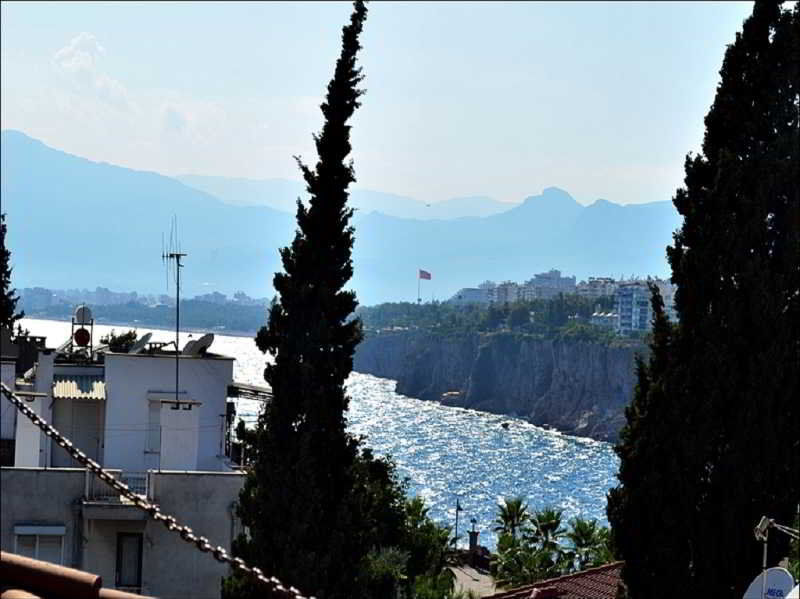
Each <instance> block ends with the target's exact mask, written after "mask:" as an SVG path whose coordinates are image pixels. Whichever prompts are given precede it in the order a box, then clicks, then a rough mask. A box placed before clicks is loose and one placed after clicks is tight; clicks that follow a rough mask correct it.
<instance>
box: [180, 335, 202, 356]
mask: <svg viewBox="0 0 800 599" xmlns="http://www.w3.org/2000/svg"><path fill="white" fill-rule="evenodd" d="M197 341H198V340H197V339H189V341H187V342H186V345H184V346H183V351H182V352H181V353H182V354H183V355H185V356H191V355H192V350H193V349H194V346H195V345H197Z"/></svg>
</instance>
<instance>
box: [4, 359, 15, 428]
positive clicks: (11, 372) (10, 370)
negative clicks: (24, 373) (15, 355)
mask: <svg viewBox="0 0 800 599" xmlns="http://www.w3.org/2000/svg"><path fill="white" fill-rule="evenodd" d="M16 364H17V363H16V362H15V361H14V360H3V362H2V363H0V380H2V381H3V384H4V385H6V386H7V387H8V388H9V389H11V390H12V391H13V390H14V383H15V381H16V375H15V369H16ZM16 426H17V409H16V408H15V407H14V404H12V403H11V402H10V401H8V400H7V399H6V396H5V395H3V394H2V393H0V439H13V438H14V430H15V429H16Z"/></svg>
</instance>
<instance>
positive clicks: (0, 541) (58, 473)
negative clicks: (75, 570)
mask: <svg viewBox="0 0 800 599" xmlns="http://www.w3.org/2000/svg"><path fill="white" fill-rule="evenodd" d="M0 486H1V487H2V490H3V501H2V503H0V516H2V517H0V521H1V522H2V524H0V547H2V548H3V551H12V552H13V551H14V525H16V524H58V525H63V526H65V527H66V533H65V535H64V565H65V566H70V567H80V566H81V564H80V561H79V559H80V555H79V551H77V547H78V543H79V540H80V520H79V517H80V505H79V504H75V503H74V502H75V500H77V499H80V497H81V496H82V495H83V491H84V486H85V474H84V471H83V470H81V469H77V468H64V469H59V470H45V469H43V468H2V470H0Z"/></svg>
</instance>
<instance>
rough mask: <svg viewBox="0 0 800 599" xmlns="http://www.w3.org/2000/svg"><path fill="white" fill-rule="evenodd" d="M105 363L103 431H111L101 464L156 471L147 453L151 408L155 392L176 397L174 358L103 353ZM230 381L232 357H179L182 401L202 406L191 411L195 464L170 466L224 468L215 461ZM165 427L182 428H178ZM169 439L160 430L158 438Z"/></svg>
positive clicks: (126, 468)
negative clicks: (194, 420) (195, 431)
mask: <svg viewBox="0 0 800 599" xmlns="http://www.w3.org/2000/svg"><path fill="white" fill-rule="evenodd" d="M105 364H106V393H107V400H106V428H107V431H115V434H114V435H113V436H111V435H107V438H106V443H105V452H104V454H105V455H104V458H105V464H106V465H107V466H109V467H112V468H122V469H123V470H133V471H142V470H146V469H148V468H153V467H156V466H157V461H156V463H154V461H153V460H152V459H150V457H149V455H148V454H147V453H146V450H147V427H148V423H149V403H150V399H153V398H154V394H157V393H158V392H163V393H170V392H171V393H174V390H175V359H174V357H173V356H149V355H144V354H135V355H131V354H107V355H106V359H105ZM232 381H233V359H232V358H201V357H191V356H182V357H181V358H180V391H181V392H182V395H181V398H186V399H189V400H192V401H198V402H201V405H200V406H196V407H194V408H193V410H198V412H196V418H197V425H198V437H197V457H196V463H187V464H172V466H173V467H176V468H180V469H185V470H210V471H219V470H223V469H224V468H225V467H224V466H223V463H222V460H220V458H218V457H217V454H218V453H219V447H220V439H221V437H222V429H221V421H222V419H221V418H220V414H225V400H226V397H227V387H228V385H229V384H230V383H231V382H232ZM186 415H187V416H188V415H189V413H188V411H187V412H186ZM178 416H180V415H178ZM178 416H175V418H178ZM193 417H195V416H194V415H193ZM165 424H167V425H168V426H169V427H174V428H182V425H181V424H180V423H178V424H176V423H175V422H169V423H165ZM168 435H169V431H168V430H164V431H163V433H162V435H161V436H162V439H163V438H167V437H168Z"/></svg>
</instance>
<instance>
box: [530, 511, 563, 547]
mask: <svg viewBox="0 0 800 599" xmlns="http://www.w3.org/2000/svg"><path fill="white" fill-rule="evenodd" d="M563 513H564V510H558V509H554V508H544V509H541V510H538V511H537V512H536V513H535V514H534V515H533V517H532V518H531V519H530V520H531V524H533V530H532V531H531V537H532V539H533V541H534V543H536V544H537V545H539V546H540V547H541V548H542V549H550V550H552V549H556V548H558V547H559V541H560V540H561V539H562V538H563V537H564V534H565V533H566V532H567V530H566V529H565V528H562V526H561V516H562V514H563Z"/></svg>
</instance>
